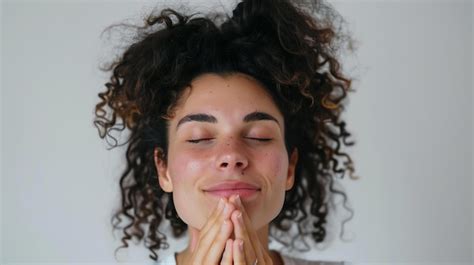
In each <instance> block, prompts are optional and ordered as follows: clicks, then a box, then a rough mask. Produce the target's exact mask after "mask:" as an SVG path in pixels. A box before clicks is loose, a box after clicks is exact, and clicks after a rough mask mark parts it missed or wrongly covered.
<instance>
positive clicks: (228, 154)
mask: <svg viewBox="0 0 474 265" xmlns="http://www.w3.org/2000/svg"><path fill="white" fill-rule="evenodd" d="M221 148H222V150H221V152H220V153H219V155H218V157H217V160H216V166H217V168H218V169H219V170H243V169H245V168H247V166H248V159H247V156H246V154H245V152H244V150H242V148H241V146H240V145H239V143H236V141H233V140H232V139H231V140H229V141H227V142H225V143H223V144H222V147H221Z"/></svg>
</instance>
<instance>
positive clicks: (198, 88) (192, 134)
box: [155, 73, 298, 265]
mask: <svg viewBox="0 0 474 265" xmlns="http://www.w3.org/2000/svg"><path fill="white" fill-rule="evenodd" d="M255 112H261V113H265V114H268V115H267V116H265V118H262V115H260V116H258V117H259V118H257V119H252V120H251V121H245V120H244V117H246V116H247V115H248V114H250V113H255ZM194 114H205V115H207V117H209V116H212V119H211V120H202V119H200V120H195V119H190V118H189V116H188V115H194ZM185 117H188V118H185ZM194 117H195V116H194ZM269 117H271V118H269ZM183 118H184V119H183ZM284 133H285V132H284V120H283V115H282V114H281V112H280V111H279V110H278V108H277V106H276V104H275V103H274V101H273V99H272V97H271V96H270V94H268V92H267V91H266V90H265V88H264V87H263V86H262V85H261V84H260V83H259V82H258V81H257V80H255V79H254V78H252V77H250V76H248V75H245V74H241V73H235V74H231V75H229V76H226V77H221V76H219V75H216V74H203V75H201V76H199V77H197V78H196V79H194V80H193V81H192V82H191V88H187V90H185V92H184V94H183V95H182V96H181V98H180V100H179V101H178V104H177V106H176V108H175V109H174V112H173V115H172V116H171V118H170V120H169V128H168V135H169V138H168V150H167V152H168V156H167V161H163V160H161V159H160V157H161V155H160V150H159V149H156V150H155V164H156V168H157V171H158V176H159V183H160V186H161V188H162V189H163V190H164V191H165V192H172V193H173V200H174V203H175V207H176V210H177V213H178V215H179V217H180V218H181V219H182V220H183V221H184V222H185V223H186V224H187V225H188V228H189V244H188V247H187V248H186V249H185V250H183V251H182V252H180V253H178V256H177V261H178V264H253V262H254V261H255V260H256V259H257V260H258V264H259V265H260V264H279V263H280V262H281V258H279V254H278V253H276V252H272V251H270V250H269V249H268V224H269V223H270V221H271V220H273V219H274V218H275V217H276V216H277V215H278V213H279V212H280V211H281V208H282V206H283V202H284V196H285V191H286V190H289V189H291V187H292V186H293V182H294V171H295V167H296V162H297V159H298V153H297V150H296V149H295V150H293V152H292V153H291V156H290V157H288V152H287V150H286V147H285V142H284ZM268 139H270V140H268ZM222 181H243V182H248V183H252V184H254V185H257V186H258V187H259V188H260V190H259V191H258V192H257V193H256V194H255V195H254V196H251V197H245V196H241V197H239V196H235V195H230V196H229V197H224V198H221V199H220V198H219V197H217V196H213V195H211V194H209V193H208V192H206V191H205V190H206V189H207V188H208V187H210V186H212V185H214V184H216V183H220V182H222ZM220 200H221V201H220ZM219 202H220V203H219Z"/></svg>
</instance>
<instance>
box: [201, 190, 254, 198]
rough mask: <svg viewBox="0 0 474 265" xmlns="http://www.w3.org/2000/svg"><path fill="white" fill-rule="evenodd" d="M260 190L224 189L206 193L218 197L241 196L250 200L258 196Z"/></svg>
mask: <svg viewBox="0 0 474 265" xmlns="http://www.w3.org/2000/svg"><path fill="white" fill-rule="evenodd" d="M259 191H260V190H258V189H222V190H211V191H204V192H206V193H208V194H209V195H212V196H216V197H226V198H228V197H230V196H232V195H234V194H235V195H239V196H240V197H241V198H250V197H252V196H254V195H256V194H257V193H258V192H259Z"/></svg>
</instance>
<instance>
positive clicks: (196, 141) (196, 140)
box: [186, 138, 213, 144]
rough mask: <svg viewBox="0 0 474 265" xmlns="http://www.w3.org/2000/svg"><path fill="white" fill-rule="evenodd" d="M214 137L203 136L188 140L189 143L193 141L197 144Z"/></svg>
mask: <svg viewBox="0 0 474 265" xmlns="http://www.w3.org/2000/svg"><path fill="white" fill-rule="evenodd" d="M212 139H213V138H201V139H191V140H187V141H186V142H189V143H193V144H197V143H199V142H202V141H209V140H212Z"/></svg>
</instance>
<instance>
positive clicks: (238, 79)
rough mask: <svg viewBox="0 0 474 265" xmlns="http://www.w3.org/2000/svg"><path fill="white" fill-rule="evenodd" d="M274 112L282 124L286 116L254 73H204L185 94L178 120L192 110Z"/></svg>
mask: <svg viewBox="0 0 474 265" xmlns="http://www.w3.org/2000/svg"><path fill="white" fill-rule="evenodd" d="M255 111H262V112H267V113H270V114H272V115H274V116H275V117H276V118H277V119H278V120H279V121H280V122H281V123H282V124H283V116H282V115H281V113H280V111H279V109H278V107H277V105H276V104H275V102H274V100H273V98H272V96H271V95H270V93H269V92H268V91H267V90H266V89H265V87H264V86H263V85H262V84H261V83H260V82H259V81H257V80H256V79H254V78H253V77H251V76H248V75H245V74H241V73H235V74H231V75H227V76H221V75H217V74H212V73H209V74H203V75H201V76H198V77H197V78H195V79H194V80H193V81H192V82H191V86H190V87H188V88H186V89H185V91H184V92H183V95H182V96H181V98H180V100H179V102H178V104H177V106H176V108H175V115H173V116H174V119H175V120H176V119H179V117H182V116H184V115H187V114H190V113H198V112H199V113H208V114H216V116H217V117H218V116H223V117H226V118H229V117H235V118H238V119H242V117H243V116H245V115H246V114H248V113H250V112H255Z"/></svg>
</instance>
